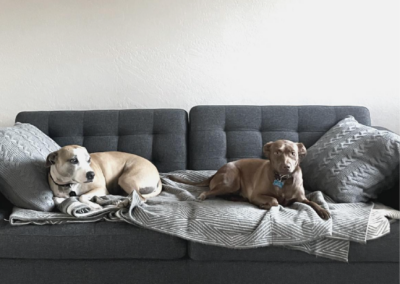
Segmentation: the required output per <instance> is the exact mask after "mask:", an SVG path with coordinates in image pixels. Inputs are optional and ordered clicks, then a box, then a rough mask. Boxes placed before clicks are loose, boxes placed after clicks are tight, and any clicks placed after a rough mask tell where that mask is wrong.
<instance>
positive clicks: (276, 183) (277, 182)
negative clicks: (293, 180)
mask: <svg viewBox="0 0 400 284" xmlns="http://www.w3.org/2000/svg"><path fill="white" fill-rule="evenodd" d="M284 184H285V182H284V181H280V180H278V179H276V180H274V183H273V185H275V186H277V187H279V188H282V187H283V185H284Z"/></svg>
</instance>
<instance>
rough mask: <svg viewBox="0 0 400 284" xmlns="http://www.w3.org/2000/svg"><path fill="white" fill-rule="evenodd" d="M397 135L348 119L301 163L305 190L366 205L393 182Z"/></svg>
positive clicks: (398, 143)
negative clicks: (321, 192) (320, 192)
mask: <svg viewBox="0 0 400 284" xmlns="http://www.w3.org/2000/svg"><path fill="white" fill-rule="evenodd" d="M399 155H400V136H398V135H396V134H394V133H391V132H389V131H380V130H376V129H374V128H371V127H368V126H365V125H362V124H360V123H358V122H357V121H356V120H355V119H354V117H352V116H348V117H346V118H345V119H343V120H341V121H340V122H339V123H337V124H336V125H335V126H334V127H333V128H331V129H330V130H329V131H328V132H327V133H326V134H324V135H323V136H322V137H321V138H320V139H319V140H318V141H317V142H316V143H315V144H314V145H313V146H312V147H310V148H309V149H308V155H307V156H306V158H305V159H304V160H303V162H302V164H301V167H302V169H303V178H304V184H305V187H306V189H308V190H312V191H316V190H321V191H323V192H325V193H326V194H328V195H329V196H331V197H332V198H333V199H334V200H335V201H337V202H366V201H368V200H369V199H373V198H376V197H377V195H378V194H379V193H380V192H382V191H383V190H385V189H390V188H392V187H393V186H394V184H395V182H396V177H397V173H398V171H399Z"/></svg>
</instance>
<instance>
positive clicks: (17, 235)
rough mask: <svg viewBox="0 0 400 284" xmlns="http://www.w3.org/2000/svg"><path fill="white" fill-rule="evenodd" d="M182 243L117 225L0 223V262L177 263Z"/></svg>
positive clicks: (125, 224) (104, 223) (183, 245)
mask: <svg viewBox="0 0 400 284" xmlns="http://www.w3.org/2000/svg"><path fill="white" fill-rule="evenodd" d="M186 247H187V244H186V241H184V240H182V239H179V238H176V237H172V236H169V235H166V234H161V233H158V232H154V231H150V230H146V229H141V228H138V227H135V226H133V225H130V224H127V223H123V222H117V223H111V222H97V223H87V224H63V225H43V226H37V225H27V226H20V227H19V226H11V225H10V224H9V223H8V222H5V221H1V222H0V258H22V259H29V258H35V259H178V258H182V257H184V256H185V255H186Z"/></svg>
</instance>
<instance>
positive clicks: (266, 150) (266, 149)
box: [263, 142, 274, 158]
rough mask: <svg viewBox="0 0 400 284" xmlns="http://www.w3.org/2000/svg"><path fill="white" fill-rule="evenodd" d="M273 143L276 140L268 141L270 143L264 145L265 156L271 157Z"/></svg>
mask: <svg viewBox="0 0 400 284" xmlns="http://www.w3.org/2000/svg"><path fill="white" fill-rule="evenodd" d="M273 143H274V142H268V143H267V144H265V145H264V147H263V153H264V156H265V157H266V158H269V155H270V152H271V146H272V144H273Z"/></svg>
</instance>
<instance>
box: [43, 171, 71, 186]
mask: <svg viewBox="0 0 400 284" xmlns="http://www.w3.org/2000/svg"><path fill="white" fill-rule="evenodd" d="M49 175H50V178H51V180H52V181H53V182H54V183H55V184H56V185H58V186H61V187H69V188H71V187H72V185H73V183H66V184H59V183H57V182H56V181H55V180H54V178H53V177H52V176H51V173H49Z"/></svg>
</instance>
